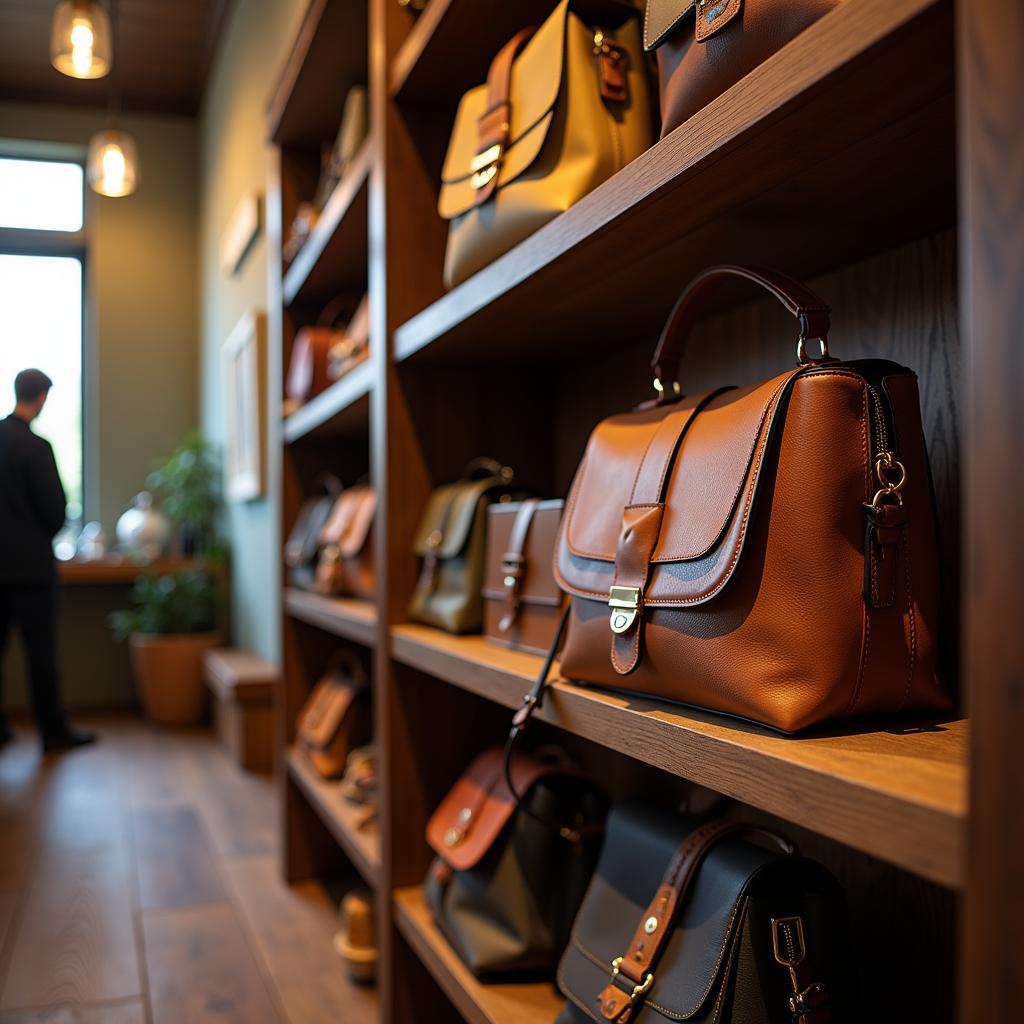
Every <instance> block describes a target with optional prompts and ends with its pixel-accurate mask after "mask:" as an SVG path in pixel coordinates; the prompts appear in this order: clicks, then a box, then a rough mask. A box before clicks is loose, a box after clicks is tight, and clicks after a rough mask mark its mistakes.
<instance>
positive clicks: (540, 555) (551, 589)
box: [483, 498, 564, 656]
mask: <svg viewBox="0 0 1024 1024" xmlns="http://www.w3.org/2000/svg"><path fill="white" fill-rule="evenodd" d="M563 505H564V502H562V501H560V500H552V501H540V500H539V499H537V498H527V499H526V500H525V501H521V502H518V501H510V502H499V503H498V504H495V505H491V507H490V508H489V509H488V510H487V560H486V563H487V568H486V570H485V575H484V590H483V595H484V636H485V637H487V639H488V640H492V641H493V642H494V643H497V644H502V645H503V646H505V647H511V648H512V649H513V650H516V651H527V652H528V653H530V654H540V655H542V656H543V655H544V654H547V651H548V648H549V647H550V646H551V641H552V640H553V639H554V636H555V631H556V630H557V629H558V618H559V615H560V614H561V606H562V592H561V591H560V590H559V589H558V584H557V583H556V582H555V577H554V574H553V573H552V571H551V562H552V559H553V557H554V552H555V541H556V539H557V537H558V524H559V521H560V520H561V518H562V507H563Z"/></svg>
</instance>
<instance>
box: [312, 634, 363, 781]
mask: <svg viewBox="0 0 1024 1024" xmlns="http://www.w3.org/2000/svg"><path fill="white" fill-rule="evenodd" d="M370 733H371V729H370V689H369V684H368V682H367V678H366V672H365V671H364V669H363V666H362V665H361V664H360V663H359V661H358V660H357V659H356V658H355V657H354V656H353V655H348V654H339V655H337V656H336V658H335V660H334V664H333V665H332V666H331V668H330V670H329V671H328V672H327V673H326V674H325V675H324V676H323V678H322V679H321V680H320V681H319V682H318V683H317V684H316V686H314V687H313V692H312V693H311V694H310V695H309V699H308V700H307V701H306V703H305V704H304V705H303V706H302V710H301V711H300V712H299V722H298V742H299V746H300V747H301V748H302V750H303V751H304V753H305V754H306V756H307V757H308V758H309V760H310V763H311V764H312V765H313V767H314V768H315V769H316V770H317V771H318V772H319V773H320V774H321V775H322V776H323V777H324V778H325V779H336V778H340V777H341V775H343V774H344V772H345V762H346V760H347V759H348V756H349V753H350V752H351V751H353V750H355V749H356V748H357V747H359V746H360V744H363V743H365V742H366V741H367V740H368V739H369V738H370Z"/></svg>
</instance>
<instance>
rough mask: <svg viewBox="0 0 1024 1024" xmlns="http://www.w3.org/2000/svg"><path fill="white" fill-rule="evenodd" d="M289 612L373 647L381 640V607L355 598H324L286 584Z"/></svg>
mask: <svg viewBox="0 0 1024 1024" xmlns="http://www.w3.org/2000/svg"><path fill="white" fill-rule="evenodd" d="M284 607H285V611H286V612H287V613H288V614H289V615H290V616H291V617H292V618H293V619H299V620H301V621H302V622H306V623H309V624H310V625H311V626H317V627H318V628H320V629H324V630H326V631H327V632H328V633H333V634H334V635H335V636H340V637H343V638H344V639H346V640H355V642H356V643H360V644H364V645H365V646H367V647H372V646H373V645H374V644H375V643H376V642H377V606H376V605H375V604H373V602H371V601H360V600H357V599H356V598H353V597H323V596H322V595H321V594H313V593H310V592H309V591H308V590H299V589H298V588H297V587H285V591H284Z"/></svg>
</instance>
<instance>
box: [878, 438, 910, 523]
mask: <svg viewBox="0 0 1024 1024" xmlns="http://www.w3.org/2000/svg"><path fill="white" fill-rule="evenodd" d="M891 474H895V475H891ZM875 476H876V477H877V478H878V483H879V485H880V486H879V488H878V490H877V491H875V496H874V497H873V498H872V499H871V504H870V506H869V507H870V508H872V509H874V510H875V511H876V512H877V511H878V510H879V509H880V508H881V507H882V505H883V504H885V502H886V499H887V498H893V499H895V504H896V505H897V507H899V508H902V507H903V495H902V494H900V491H902V490H903V486H904V484H906V482H907V467H906V466H904V465H903V463H902V462H900V460H899V459H897V458H896V456H895V455H893V453H892V452H890V451H884V452H882V453H881V454H880V455H879V456H878V458H877V459H875Z"/></svg>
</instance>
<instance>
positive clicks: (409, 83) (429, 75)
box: [390, 0, 556, 107]
mask: <svg viewBox="0 0 1024 1024" xmlns="http://www.w3.org/2000/svg"><path fill="white" fill-rule="evenodd" d="M555 3H556V0H516V2H515V3H514V4H509V3H481V2H480V0H431V2H430V3H429V4H428V5H427V7H426V9H425V10H424V11H423V13H422V14H421V15H420V16H419V17H418V18H417V19H416V24H415V25H414V26H413V28H412V30H411V31H410V32H409V35H408V36H406V39H405V42H404V43H403V44H402V46H401V48H400V49H399V51H398V53H397V54H396V55H395V59H394V60H393V61H392V62H391V76H390V89H391V95H392V96H393V97H394V98H395V99H397V100H399V101H400V102H410V103H415V104H424V103H430V104H442V105H444V106H446V107H454V106H455V105H456V104H457V103H458V101H459V99H460V98H461V97H462V94H463V93H464V92H466V91H467V90H468V89H471V88H472V87H473V86H475V85H480V84H481V83H482V82H484V81H486V79H487V69H488V67H489V66H490V63H491V59H492V58H493V57H494V55H495V54H496V53H497V52H498V51H499V50H500V49H501V47H502V46H503V45H504V44H505V43H507V42H508V41H509V39H511V38H512V36H514V35H515V34H516V32H518V31H519V30H520V29H521V28H523V27H524V26H526V25H537V24H540V23H541V22H542V21H543V20H544V19H545V18H546V17H547V16H548V15H549V14H550V13H551V11H552V10H553V9H554V7H555ZM466 40H472V46H466V45H465V41H466ZM453 53H457V54H458V55H459V60H458V65H457V67H453V64H452V54H453Z"/></svg>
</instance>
